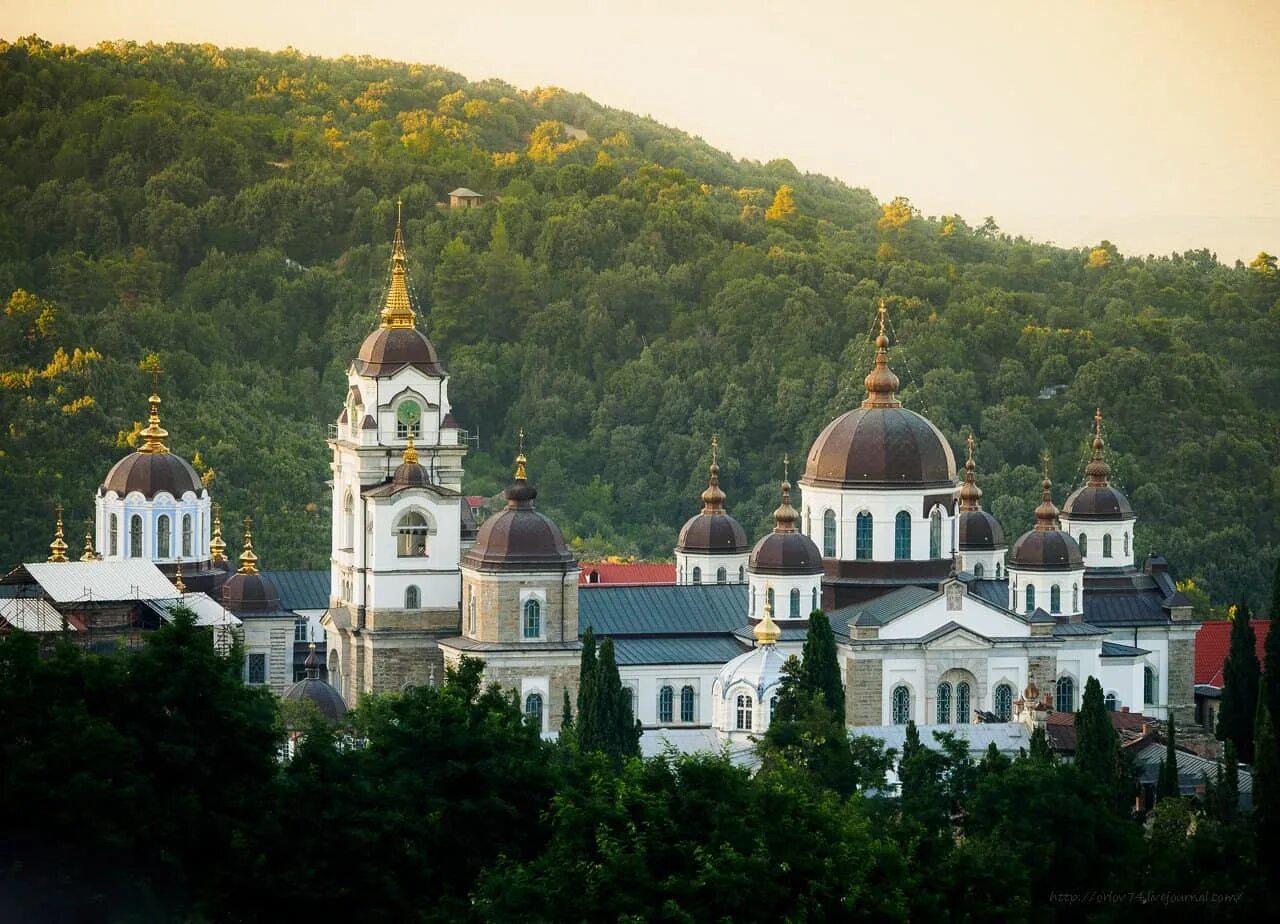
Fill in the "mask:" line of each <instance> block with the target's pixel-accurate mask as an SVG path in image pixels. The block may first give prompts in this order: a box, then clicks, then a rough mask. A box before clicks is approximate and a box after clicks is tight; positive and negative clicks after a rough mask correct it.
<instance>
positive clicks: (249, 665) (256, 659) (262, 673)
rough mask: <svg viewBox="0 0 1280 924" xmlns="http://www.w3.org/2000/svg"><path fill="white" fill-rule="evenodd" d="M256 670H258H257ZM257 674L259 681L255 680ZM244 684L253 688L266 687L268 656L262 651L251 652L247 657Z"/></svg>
mask: <svg viewBox="0 0 1280 924" xmlns="http://www.w3.org/2000/svg"><path fill="white" fill-rule="evenodd" d="M255 668H256V670H255ZM255 674H257V675H259V676H258V679H257V680H254V675H255ZM244 678H245V679H244V682H245V683H247V684H252V685H253V686H265V685H266V683H267V655H266V653H265V652H261V651H251V652H249V653H248V654H247V655H245V662H244Z"/></svg>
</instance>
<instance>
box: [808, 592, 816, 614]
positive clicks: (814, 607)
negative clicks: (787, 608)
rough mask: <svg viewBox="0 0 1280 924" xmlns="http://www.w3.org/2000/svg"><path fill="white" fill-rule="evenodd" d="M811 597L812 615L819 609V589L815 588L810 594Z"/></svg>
mask: <svg viewBox="0 0 1280 924" xmlns="http://www.w3.org/2000/svg"><path fill="white" fill-rule="evenodd" d="M809 596H810V597H811V598H812V600H811V601H810V603H809V612H810V613H812V612H813V611H814V610H816V609H817V608H818V588H816V587H815V588H814V589H813V590H812V591H811V592H810V594H809Z"/></svg>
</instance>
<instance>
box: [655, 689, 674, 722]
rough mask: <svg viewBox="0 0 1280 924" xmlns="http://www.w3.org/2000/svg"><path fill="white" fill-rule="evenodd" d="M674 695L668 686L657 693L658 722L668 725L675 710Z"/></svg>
mask: <svg viewBox="0 0 1280 924" xmlns="http://www.w3.org/2000/svg"><path fill="white" fill-rule="evenodd" d="M675 701H676V694H675V691H674V690H672V689H671V687H669V686H664V687H663V688H662V689H661V690H659V691H658V721H659V722H662V723H670V722H671V718H672V715H673V714H674V710H675Z"/></svg>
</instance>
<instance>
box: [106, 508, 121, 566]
mask: <svg viewBox="0 0 1280 924" xmlns="http://www.w3.org/2000/svg"><path fill="white" fill-rule="evenodd" d="M110 523H111V526H110V529H109V530H108V536H107V548H109V549H110V550H111V551H110V552H108V553H107V554H108V555H111V556H112V557H115V556H116V555H119V554H120V551H119V550H120V518H119V517H117V516H116V515H115V514H114V513H113V514H111V521H110Z"/></svg>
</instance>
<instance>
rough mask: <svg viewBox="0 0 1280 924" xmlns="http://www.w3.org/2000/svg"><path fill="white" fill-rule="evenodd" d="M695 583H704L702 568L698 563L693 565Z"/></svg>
mask: <svg viewBox="0 0 1280 924" xmlns="http://www.w3.org/2000/svg"><path fill="white" fill-rule="evenodd" d="M693 583H695V584H701V583H702V569H701V568H699V567H698V566H697V565H694V567H693Z"/></svg>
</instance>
